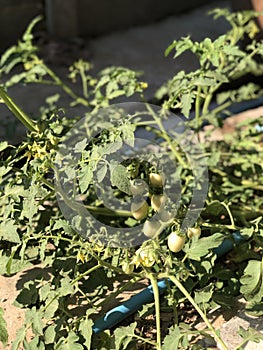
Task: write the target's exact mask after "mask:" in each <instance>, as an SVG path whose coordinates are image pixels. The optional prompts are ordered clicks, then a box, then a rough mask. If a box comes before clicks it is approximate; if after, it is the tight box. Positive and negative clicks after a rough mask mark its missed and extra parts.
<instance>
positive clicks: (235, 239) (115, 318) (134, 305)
mask: <svg viewBox="0 0 263 350" xmlns="http://www.w3.org/2000/svg"><path fill="white" fill-rule="evenodd" d="M242 241H244V237H242V235H241V234H240V233H239V232H234V233H233V234H232V237H231V238H226V239H224V241H223V242H222V243H221V245H220V246H219V247H218V248H216V249H214V252H215V253H216V255H217V256H218V257H220V256H223V255H224V254H226V253H227V252H229V251H230V250H231V249H233V248H234V246H235V244H239V243H240V242H242ZM168 282H169V280H164V279H162V280H160V281H158V288H159V293H160V294H162V293H164V291H165V290H166V289H167V283H168ZM153 300H154V295H153V289H152V286H148V287H147V288H145V289H144V290H143V291H141V292H140V293H138V294H136V295H134V296H133V297H131V298H130V299H129V300H127V301H125V302H123V303H122V304H121V305H119V306H116V307H115V308H113V309H111V310H110V311H108V312H107V313H106V314H105V315H104V316H103V317H101V318H99V319H97V320H96V321H95V322H94V325H93V332H94V333H100V332H102V331H104V330H105V329H110V328H111V327H113V326H115V325H116V324H117V323H119V322H121V321H122V320H123V319H125V318H126V317H127V316H129V315H130V314H132V313H134V312H135V311H137V310H138V309H139V308H140V307H141V306H142V305H144V304H147V303H150V302H152V301H153Z"/></svg>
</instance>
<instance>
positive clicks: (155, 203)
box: [151, 194, 166, 211]
mask: <svg viewBox="0 0 263 350" xmlns="http://www.w3.org/2000/svg"><path fill="white" fill-rule="evenodd" d="M165 201H166V196H164V195H163V194H153V195H152V196H151V206H152V208H153V210H154V211H159V210H161V209H163V207H164V204H165Z"/></svg>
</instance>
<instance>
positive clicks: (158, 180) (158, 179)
mask: <svg viewBox="0 0 263 350" xmlns="http://www.w3.org/2000/svg"><path fill="white" fill-rule="evenodd" d="M149 180H150V183H151V185H152V186H154V187H163V183H164V181H163V177H162V175H160V174H157V173H150V174H149Z"/></svg>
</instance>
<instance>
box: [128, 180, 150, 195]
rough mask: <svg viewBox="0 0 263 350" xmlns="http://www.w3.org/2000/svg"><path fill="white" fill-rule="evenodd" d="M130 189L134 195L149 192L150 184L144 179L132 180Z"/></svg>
mask: <svg viewBox="0 0 263 350" xmlns="http://www.w3.org/2000/svg"><path fill="white" fill-rule="evenodd" d="M130 183H131V186H130V190H131V193H132V194H133V195H134V196H138V195H143V194H147V193H148V185H147V184H146V182H145V181H143V180H142V179H135V180H131V182H130Z"/></svg>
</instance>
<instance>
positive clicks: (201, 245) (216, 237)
mask: <svg viewBox="0 0 263 350" xmlns="http://www.w3.org/2000/svg"><path fill="white" fill-rule="evenodd" d="M224 238H225V237H224V235H223V234H221V233H214V234H213V235H212V236H210V237H203V238H200V239H199V240H196V241H194V240H193V241H192V244H186V245H185V248H184V251H185V253H186V254H187V256H188V257H189V259H192V260H197V261H200V260H201V257H203V256H205V255H207V254H208V253H209V251H210V250H211V249H212V248H216V247H218V246H219V245H220V244H221V243H222V242H223V240H224Z"/></svg>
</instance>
